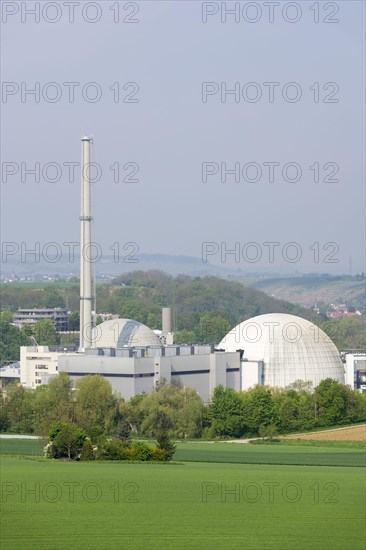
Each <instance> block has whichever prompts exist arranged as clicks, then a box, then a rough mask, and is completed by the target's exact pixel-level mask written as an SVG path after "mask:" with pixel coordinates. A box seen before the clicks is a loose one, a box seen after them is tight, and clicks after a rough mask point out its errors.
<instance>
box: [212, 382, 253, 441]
mask: <svg viewBox="0 0 366 550" xmlns="http://www.w3.org/2000/svg"><path fill="white" fill-rule="evenodd" d="M207 415H208V418H209V420H210V422H211V424H212V426H213V429H214V431H215V432H216V433H217V434H218V435H221V436H230V437H240V436H241V435H242V434H243V431H244V416H243V403H242V399H241V398H240V396H239V394H238V393H237V392H235V391H234V390H233V389H232V388H224V387H223V386H221V385H220V386H216V388H215V389H214V392H213V395H212V399H211V403H210V405H209V407H208V411H207Z"/></svg>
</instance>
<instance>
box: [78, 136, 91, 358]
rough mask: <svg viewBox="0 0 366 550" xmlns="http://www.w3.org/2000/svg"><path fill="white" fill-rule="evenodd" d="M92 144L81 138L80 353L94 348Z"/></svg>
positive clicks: (85, 137)
mask: <svg viewBox="0 0 366 550" xmlns="http://www.w3.org/2000/svg"><path fill="white" fill-rule="evenodd" d="M90 142H91V138H90V137H87V136H84V137H83V138H81V144H82V146H81V149H82V150H81V213H80V351H82V350H84V349H85V348H86V347H89V346H92V345H93V342H92V327H93V318H92V309H93V308H92V301H93V293H92V263H91V259H92V254H93V252H92V249H91V223H92V219H93V218H92V216H91V201H90Z"/></svg>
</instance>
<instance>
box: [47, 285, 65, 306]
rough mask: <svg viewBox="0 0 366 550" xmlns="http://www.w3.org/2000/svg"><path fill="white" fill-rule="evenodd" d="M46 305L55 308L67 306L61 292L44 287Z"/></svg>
mask: <svg viewBox="0 0 366 550" xmlns="http://www.w3.org/2000/svg"><path fill="white" fill-rule="evenodd" d="M44 307H47V308H50V309H53V308H56V307H65V301H64V299H63V298H62V296H61V294H60V293H59V292H58V291H57V290H56V289H54V288H45V289H44Z"/></svg>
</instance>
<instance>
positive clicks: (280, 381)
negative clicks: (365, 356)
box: [218, 313, 345, 390]
mask: <svg viewBox="0 0 366 550" xmlns="http://www.w3.org/2000/svg"><path fill="white" fill-rule="evenodd" d="M218 348H219V349H220V350H223V351H226V352H229V351H239V350H240V352H241V369H240V378H241V381H240V386H241V387H240V389H242V390H244V389H247V388H250V387H251V386H253V385H255V384H260V385H268V386H272V387H276V386H277V387H286V386H288V385H289V384H292V383H293V382H295V381H296V380H303V381H310V382H311V383H312V385H313V387H315V386H317V385H318V384H319V383H320V382H321V381H322V380H324V379H325V378H333V379H335V380H338V381H339V382H341V383H342V384H344V383H345V380H344V367H343V364H342V361H341V359H340V355H339V352H338V350H337V348H336V346H335V345H334V343H333V342H332V340H331V339H330V338H329V336H327V335H326V334H325V332H323V331H322V330H321V329H320V328H319V327H317V326H316V325H314V324H313V323H311V322H310V321H307V320H306V319H302V318H301V317H297V316H294V315H288V314H284V313H268V314H266V315H258V316H257V317H253V318H251V319H248V320H247V321H244V322H243V323H240V324H239V325H237V326H236V327H235V328H233V329H232V330H231V331H230V332H229V333H228V334H227V335H226V336H225V338H223V340H222V341H221V342H220V344H219V346H218Z"/></svg>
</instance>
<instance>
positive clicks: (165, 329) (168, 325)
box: [161, 307, 172, 336]
mask: <svg viewBox="0 0 366 550" xmlns="http://www.w3.org/2000/svg"><path fill="white" fill-rule="evenodd" d="M161 328H162V330H161V332H162V334H163V336H166V335H167V334H169V333H170V332H172V310H171V308H170V307H163V309H162V327H161Z"/></svg>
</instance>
